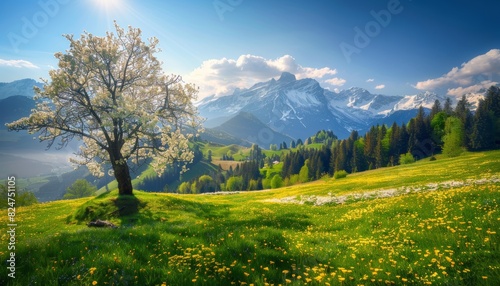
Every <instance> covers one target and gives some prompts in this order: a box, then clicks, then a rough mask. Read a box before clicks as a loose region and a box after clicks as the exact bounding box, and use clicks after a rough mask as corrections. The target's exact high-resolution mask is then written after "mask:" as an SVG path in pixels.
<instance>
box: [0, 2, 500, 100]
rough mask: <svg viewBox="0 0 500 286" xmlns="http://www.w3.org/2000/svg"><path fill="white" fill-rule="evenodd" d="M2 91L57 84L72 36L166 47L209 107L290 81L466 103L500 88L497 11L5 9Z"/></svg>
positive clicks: (460, 6) (385, 7) (357, 5)
mask: <svg viewBox="0 0 500 286" xmlns="http://www.w3.org/2000/svg"><path fill="white" fill-rule="evenodd" d="M0 11H1V12H0V23H1V27H2V29H1V31H0V82H9V81H13V80H16V79H21V78H27V77H29V78H35V79H39V78H40V77H41V78H48V71H49V70H50V69H52V68H54V67H55V66H57V62H56V60H55V59H54V57H53V55H54V53H56V52H60V51H64V50H66V49H67V48H68V42H67V40H66V39H65V38H63V37H62V34H74V35H76V36H77V35H80V34H81V33H82V32H83V31H88V32H90V33H93V34H95V35H104V34H105V32H106V31H113V29H114V27H113V20H116V21H117V22H118V24H119V25H120V26H122V27H126V26H128V25H131V26H133V27H138V28H141V29H142V31H143V34H144V37H145V38H147V37H151V36H155V37H157V38H158V39H159V41H160V47H161V49H162V52H161V53H159V54H157V56H158V58H160V59H161V60H162V61H163V62H164V70H165V72H166V73H169V74H170V73H174V74H180V75H182V76H183V77H184V79H185V80H186V81H189V82H194V83H195V84H197V85H198V86H199V87H200V97H203V96H207V95H210V94H214V93H216V94H228V93H231V92H232V91H233V89H234V88H236V87H240V88H244V87H249V86H250V85H251V84H253V83H256V82H260V81H265V80H269V79H270V78H272V77H275V78H276V77H279V74H281V72H283V71H289V72H292V73H294V74H296V75H297V77H298V78H305V77H312V78H315V79H317V80H318V81H319V82H320V83H321V85H322V86H323V87H327V88H330V89H332V90H335V89H346V88H349V87H352V86H356V87H363V88H366V89H368V90H369V91H370V92H373V93H383V94H390V95H406V94H416V93H418V92H421V91H424V90H432V91H436V92H438V93H441V94H448V95H453V96H461V94H463V93H468V92H472V93H474V92H477V91H478V90H480V88H481V87H484V86H488V85H491V84H495V83H498V82H500V50H499V49H500V29H499V28H498V27H500V17H498V11H500V2H498V1H485V0H479V1H465V0H456V1H429V0H418V1H417V0H381V1H373V0H365V1H346V0H330V1H326V0H325V1H284V0H275V1H262V0H207V1H201V0H199V1H194V0H193V1H173V0H169V1H165V0H164V1H160V0H157V1H155V0H149V1H148V0H144V1H132V0H38V1H31V0H25V1H2V2H1V3H0Z"/></svg>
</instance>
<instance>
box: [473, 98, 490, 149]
mask: <svg viewBox="0 0 500 286" xmlns="http://www.w3.org/2000/svg"><path fill="white" fill-rule="evenodd" d="M470 140H471V147H472V149H474V150H484V149H492V148H494V147H495V115H494V113H493V111H491V110H488V106H487V104H486V102H485V101H483V100H480V101H479V105H478V108H477V110H476V114H475V115H474V124H473V128H472V135H471V138H470Z"/></svg>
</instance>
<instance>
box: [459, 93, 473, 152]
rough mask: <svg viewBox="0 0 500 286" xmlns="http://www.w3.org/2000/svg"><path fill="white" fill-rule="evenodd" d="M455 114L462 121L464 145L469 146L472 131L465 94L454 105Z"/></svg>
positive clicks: (468, 104) (470, 115) (470, 114)
mask: <svg viewBox="0 0 500 286" xmlns="http://www.w3.org/2000/svg"><path fill="white" fill-rule="evenodd" d="M455 116H456V117H458V118H459V119H460V121H462V126H463V128H464V132H463V134H462V136H463V138H462V140H463V144H464V147H466V148H470V138H469V137H470V134H471V133H472V123H473V122H472V120H473V117H472V113H471V111H470V103H469V102H468V101H467V98H466V97H465V95H463V96H462V98H461V99H460V100H459V101H458V102H457V106H456V107H455Z"/></svg>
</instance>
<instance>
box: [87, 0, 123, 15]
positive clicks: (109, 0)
mask: <svg viewBox="0 0 500 286" xmlns="http://www.w3.org/2000/svg"><path fill="white" fill-rule="evenodd" d="M93 2H94V5H95V6H96V7H98V8H99V9H100V10H104V11H106V12H108V11H112V10H116V9H118V8H119V7H120V2H121V1H120V0H93Z"/></svg>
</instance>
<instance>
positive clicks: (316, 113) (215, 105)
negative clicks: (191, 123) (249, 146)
mask: <svg viewBox="0 0 500 286" xmlns="http://www.w3.org/2000/svg"><path fill="white" fill-rule="evenodd" d="M436 99H437V100H439V101H440V102H441V103H442V104H444V101H445V100H446V97H444V96H440V95H438V94H436V93H432V92H422V93H419V94H415V95H406V96H389V95H382V94H372V93H370V92H369V91H367V90H365V89H362V88H357V87H353V88H349V89H346V90H342V91H339V92H333V91H330V90H327V89H324V88H322V87H321V86H320V85H319V83H318V82H317V81H316V80H314V79H310V78H307V79H300V80H297V79H296V78H295V76H294V75H293V74H290V73H287V72H284V73H283V74H282V75H281V77H280V78H279V79H278V80H275V79H271V80H270V81H267V82H262V83H258V84H255V85H254V86H252V87H250V88H248V89H239V90H236V91H235V92H234V93H233V94H232V95H226V96H210V97H206V98H204V99H203V100H201V101H199V102H198V103H197V104H196V105H197V107H198V110H199V112H200V115H201V116H203V117H205V118H206V119H207V123H208V124H210V123H213V122H218V124H219V123H221V122H223V121H224V120H225V117H227V116H231V115H234V114H237V113H238V112H240V111H245V112H249V113H252V114H253V115H255V116H256V117H257V118H259V119H260V120H261V121H262V122H263V123H265V124H267V125H268V126H269V128H271V129H272V130H275V131H277V132H280V133H282V134H286V135H288V136H290V137H292V138H301V139H305V138H307V137H309V136H311V135H312V134H313V133H314V132H316V131H318V130H321V129H326V130H332V131H333V132H334V133H335V134H336V135H337V136H338V137H339V138H345V137H347V136H349V133H350V132H351V131H352V130H358V131H360V132H364V131H366V130H367V129H368V128H369V127H370V126H371V125H373V124H376V123H378V122H385V121H387V120H394V119H400V120H403V119H406V118H411V117H412V116H413V114H415V110H416V109H418V108H419V107H420V106H423V107H424V108H427V109H430V108H431V107H432V105H433V104H434V102H435V100H436ZM397 123H398V124H401V123H402V122H397ZM389 124H392V122H391V123H389ZM242 128H244V127H242ZM259 133H260V134H249V135H250V136H263V137H265V136H267V133H269V132H267V131H266V130H261V131H260V132H259ZM261 141H262V140H261Z"/></svg>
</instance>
